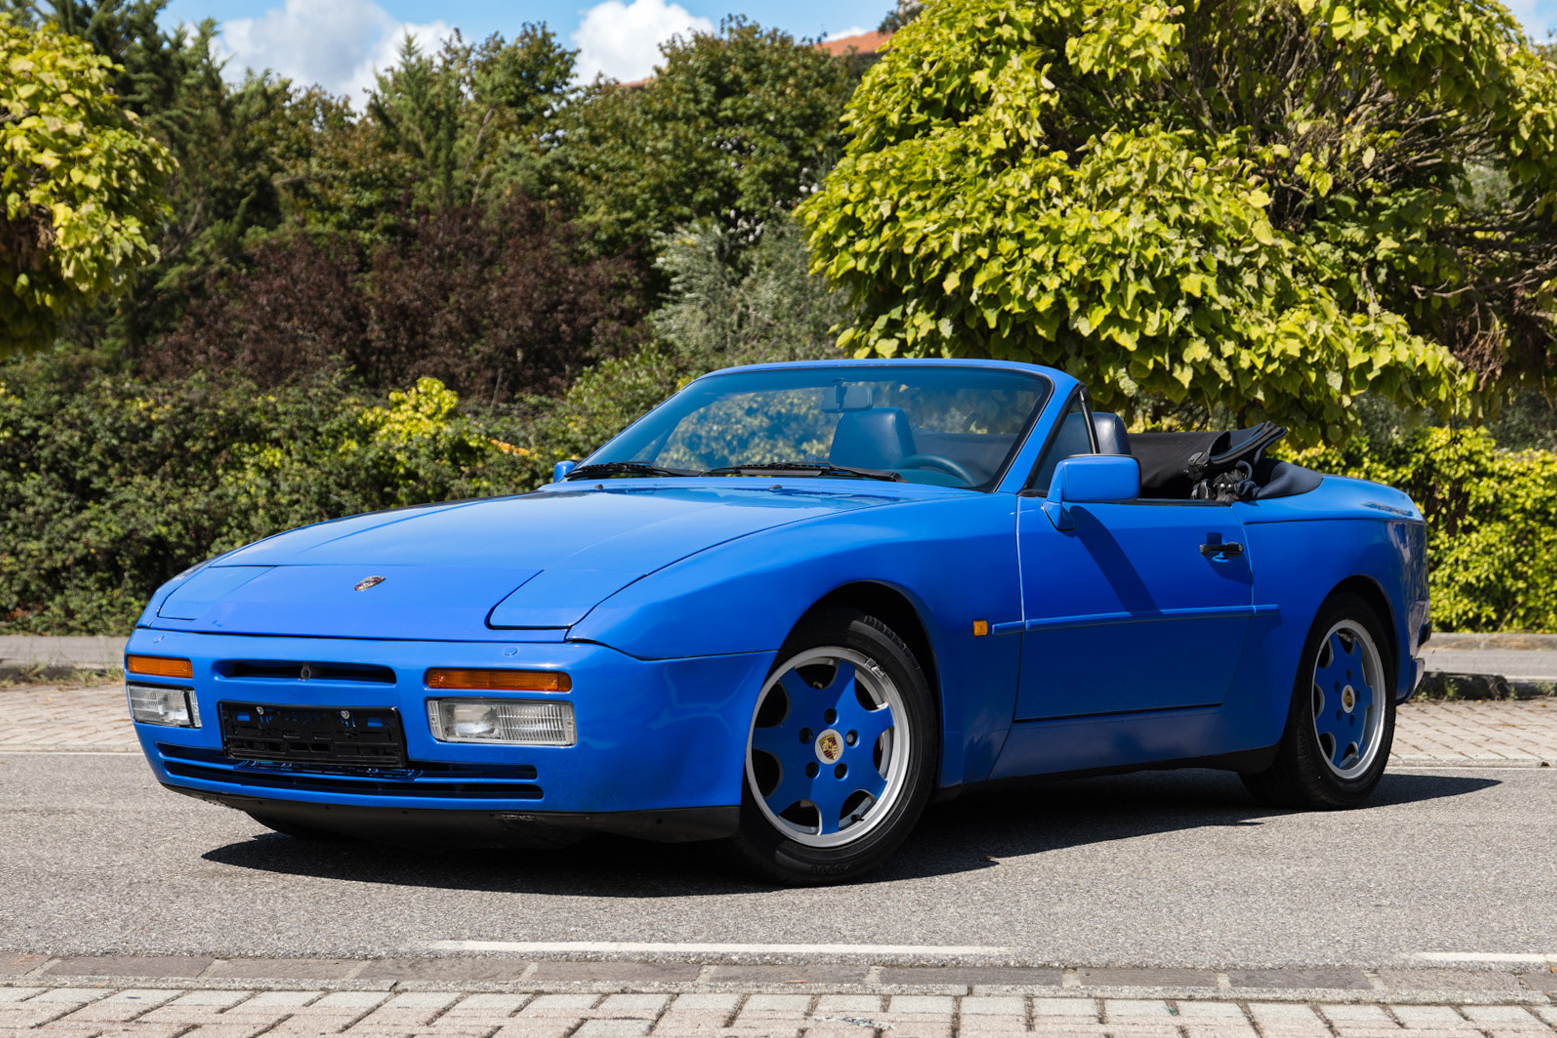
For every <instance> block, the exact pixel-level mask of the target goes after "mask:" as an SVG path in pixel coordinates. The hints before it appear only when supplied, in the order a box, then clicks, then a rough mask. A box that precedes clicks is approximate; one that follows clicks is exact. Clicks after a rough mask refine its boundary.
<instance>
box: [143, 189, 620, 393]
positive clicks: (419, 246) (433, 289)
mask: <svg viewBox="0 0 1557 1038" xmlns="http://www.w3.org/2000/svg"><path fill="white" fill-rule="evenodd" d="M365 251H366V250H365V248H364V247H363V246H360V245H359V244H358V240H357V239H355V238H354V237H352V236H350V235H345V234H335V233H326V234H319V235H314V236H309V235H303V234H293V235H290V236H284V237H279V236H278V237H271V238H267V239H265V240H263V241H261V242H260V243H259V244H257V245H256V246H254V248H253V249H251V250H250V252H249V254H248V258H249V260H250V262H251V264H252V267H251V269H250V270H248V271H247V272H245V273H243V274H241V275H238V276H234V277H232V278H231V279H229V280H228V281H227V282H225V283H224V284H223V285H222V286H221V288H220V289H219V290H218V291H217V292H215V293H213V294H212V296H211V298H210V299H209V300H207V301H205V302H202V303H200V304H197V305H196V306H195V307H193V308H192V309H191V310H190V311H189V313H188V315H187V317H186V318H185V320H184V321H183V322H182V324H181V325H180V327H179V328H178V329H177V330H176V331H175V332H174V333H173V334H171V335H169V336H167V337H166V338H165V339H163V340H161V341H160V342H159V343H158V345H157V348H156V349H155V350H154V351H153V353H152V355H151V356H149V357H148V358H147V360H146V362H145V364H144V367H145V368H146V370H148V371H151V372H160V373H166V374H175V375H185V374H189V373H192V372H195V371H199V370H207V371H209V370H222V369H228V370H232V371H236V372H239V373H241V374H243V375H244V376H245V377H247V378H249V379H252V380H253V381H255V382H256V383H258V384H260V385H262V386H276V385H280V384H282V383H284V382H287V381H289V380H293V379H297V378H300V377H306V376H307V375H309V374H310V373H312V372H317V371H321V370H325V369H329V368H332V367H338V366H339V367H345V368H348V369H350V370H351V371H352V372H354V373H355V374H356V376H357V377H358V379H359V380H361V382H362V384H363V385H365V386H366V387H367V388H368V389H369V390H370V391H375V392H383V391H387V390H388V389H390V388H392V387H394V386H399V385H406V384H409V383H411V382H413V381H415V380H416V379H417V378H419V377H423V376H432V377H435V378H438V379H440V380H442V381H443V382H444V383H446V384H448V385H449V386H451V387H453V388H454V389H455V390H457V391H458V392H460V393H461V394H465V395H470V396H474V397H476V398H477V399H478V400H482V401H486V402H488V403H495V402H501V401H504V400H507V399H509V398H510V397H512V396H515V395H523V394H525V393H532V392H538V391H546V392H558V391H560V390H561V389H562V388H563V387H565V386H566V384H567V382H568V381H569V380H570V379H571V378H572V377H573V376H574V375H576V374H577V373H578V371H579V370H581V369H582V368H583V367H585V366H586V365H588V364H590V363H592V362H593V361H595V360H598V359H601V358H602V357H606V356H610V355H612V354H613V353H620V352H623V351H625V350H627V349H630V348H631V347H632V346H633V345H635V344H636V342H637V341H638V333H637V331H636V330H635V329H636V326H637V324H638V323H639V321H640V320H641V316H642V303H641V300H640V296H639V291H638V287H637V284H636V280H635V277H634V274H633V271H632V269H631V268H630V267H629V266H628V265H627V264H625V263H623V262H621V261H613V260H588V259H583V258H580V257H579V253H580V251H581V249H580V246H579V244H578V242H577V241H576V239H575V236H574V234H573V231H572V228H571V227H570V226H569V225H568V224H567V223H566V222H565V221H561V220H558V219H556V218H555V215H554V214H553V213H552V212H550V211H549V210H548V209H547V208H546V207H544V206H542V205H540V204H538V203H533V202H530V201H529V200H527V199H525V198H523V197H522V196H518V195H516V196H514V197H513V198H511V199H510V200H509V201H508V202H507V203H506V204H505V205H504V206H502V207H501V208H500V209H499V210H497V211H496V212H495V213H493V214H491V215H488V214H486V213H484V212H483V211H481V210H479V209H476V208H474V207H471V206H457V207H449V208H445V209H440V210H435V211H433V212H430V213H426V214H423V215H422V216H421V217H420V218H418V219H417V220H416V221H415V222H414V223H411V224H409V225H408V226H407V227H405V228H404V229H403V231H402V232H401V233H400V234H398V235H396V236H395V237H394V238H392V239H391V240H390V241H388V242H385V243H383V244H379V245H377V246H373V247H372V248H371V251H367V252H366V254H364V252H365Z"/></svg>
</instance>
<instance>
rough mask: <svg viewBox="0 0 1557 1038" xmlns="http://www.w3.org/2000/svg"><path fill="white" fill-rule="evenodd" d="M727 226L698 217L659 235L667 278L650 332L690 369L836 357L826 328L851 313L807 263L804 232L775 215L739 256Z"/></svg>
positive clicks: (830, 330)
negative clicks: (666, 290)
mask: <svg viewBox="0 0 1557 1038" xmlns="http://www.w3.org/2000/svg"><path fill="white" fill-rule="evenodd" d="M733 237H734V235H733V233H732V232H731V231H728V230H726V229H725V228H723V227H721V226H719V225H718V224H717V223H714V222H713V221H712V220H702V221H699V222H697V223H695V224H691V225H689V226H687V227H681V228H677V229H676V230H675V231H673V232H671V233H670V234H667V235H665V236H663V237H662V238H661V239H660V243H659V244H660V258H659V261H658V263H659V266H660V269H661V270H663V271H664V272H665V273H667V274H668V275H669V276H670V291H669V294H668V296H667V298H666V301H665V305H664V306H662V307H660V309H659V310H658V311H656V312H655V313H654V314H653V316H652V318H651V321H652V324H653V326H654V330H655V332H656V333H657V334H658V335H659V337H660V338H662V339H663V340H665V341H666V342H667V343H669V344H670V345H671V346H673V347H675V349H676V352H677V353H678V354H679V356H680V358H681V360H682V363H683V364H685V365H686V366H687V368H688V369H689V370H691V371H692V372H694V373H697V374H701V373H702V372H704V371H712V370H713V369H715V368H721V367H728V366H730V365H732V364H760V363H766V362H769V361H780V360H811V359H813V358H819V357H834V358H836V357H840V356H842V354H841V353H839V351H838V347H837V346H836V345H835V340H836V338H837V337H836V335H835V334H833V329H834V328H835V327H837V326H838V325H840V324H843V323H844V322H845V321H846V320H848V319H849V318H851V317H852V316H853V315H852V314H851V313H850V312H849V308H848V299H847V297H846V296H845V295H844V293H843V292H841V291H839V290H837V289H835V288H833V287H831V286H830V285H828V283H827V279H826V278H824V277H822V276H821V275H819V274H812V273H810V272H809V270H808V268H809V266H810V263H811V256H810V253H808V252H807V251H806V245H805V236H804V234H803V233H802V232H801V230H800V228H799V227H798V226H797V225H796V224H795V223H794V221H793V219H792V218H790V217H787V216H785V217H782V218H780V219H776V220H774V221H773V222H772V224H771V225H770V226H769V228H768V229H767V231H766V232H765V233H764V234H763V236H762V241H761V242H760V243H759V244H758V245H757V246H756V247H755V248H754V249H752V250H751V255H750V257H749V259H748V261H747V262H745V263H738V262H737V261H736V259H735V257H734V255H733V254H734V253H735V252H736V251H737V243H736V242H734V241H732V238H733Z"/></svg>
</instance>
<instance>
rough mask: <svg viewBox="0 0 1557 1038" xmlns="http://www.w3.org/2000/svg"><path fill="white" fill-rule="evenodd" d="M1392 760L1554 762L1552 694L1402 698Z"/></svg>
mask: <svg viewBox="0 0 1557 1038" xmlns="http://www.w3.org/2000/svg"><path fill="white" fill-rule="evenodd" d="M1391 757H1392V759H1393V761H1394V762H1395V763H1399V764H1405V765H1430V764H1452V765H1460V766H1465V765H1470V766H1490V765H1509V764H1523V765H1529V764H1532V763H1535V764H1540V765H1544V766H1546V767H1557V699H1531V700H1524V701H1519V702H1509V701H1501V702H1488V701H1480V702H1478V701H1465V702H1455V701H1452V700H1450V701H1442V702H1434V701H1428V700H1424V701H1422V702H1414V701H1413V702H1408V703H1406V705H1405V706H1403V707H1401V708H1400V712H1399V713H1398V714H1397V721H1396V725H1395V745H1394V749H1393V751H1392V753H1391Z"/></svg>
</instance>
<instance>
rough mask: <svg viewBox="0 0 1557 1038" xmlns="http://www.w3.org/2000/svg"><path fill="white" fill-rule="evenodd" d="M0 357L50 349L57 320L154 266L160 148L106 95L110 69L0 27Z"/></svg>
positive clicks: (61, 38) (76, 50)
mask: <svg viewBox="0 0 1557 1038" xmlns="http://www.w3.org/2000/svg"><path fill="white" fill-rule="evenodd" d="M0 69H3V70H4V71H3V75H0V163H3V165H0V198H4V200H5V218H4V221H3V223H0V333H3V334H0V352H3V351H5V350H8V349H16V348H28V347H38V346H43V345H46V344H48V343H50V342H52V341H53V339H54V337H55V335H56V333H57V331H58V328H59V322H60V319H61V318H62V317H64V316H65V315H66V314H67V313H68V312H70V311H71V310H73V309H77V308H79V307H81V306H82V305H83V304H85V303H87V302H89V301H90V300H92V299H93V298H95V297H97V296H100V295H103V294H105V293H110V292H112V291H114V290H116V289H119V288H121V287H122V286H123V285H124V282H125V278H126V275H127V273H128V272H129V271H130V270H131V269H132V268H133V267H135V266H136V265H138V264H142V263H146V262H148V261H150V260H154V259H156V257H157V246H156V225H157V223H158V222H159V221H160V220H161V218H162V217H163V216H164V215H165V214H166V212H167V206H166V204H165V203H164V201H163V199H162V194H161V188H162V181H163V179H164V177H165V176H166V175H167V174H168V173H169V172H171V170H172V169H173V162H172V159H171V156H170V155H169V154H168V151H167V149H165V148H164V147H162V146H161V145H160V144H159V143H157V141H156V140H154V139H153V138H152V137H151V136H150V135H149V134H148V133H147V132H146V130H145V129H144V127H143V126H142V125H141V124H140V122H139V120H137V119H136V118H135V116H134V114H133V113H131V112H127V111H125V110H124V109H123V108H121V107H120V106H119V104H118V103H117V100H116V98H115V96H114V94H113V90H112V74H113V72H114V71H115V70H114V66H113V65H112V63H111V62H110V61H109V60H108V59H107V58H104V57H102V56H100V55H98V54H97V53H95V52H94V51H93V49H92V48H91V46H89V45H88V44H86V43H85V42H84V41H82V40H80V39H78V38H76V37H72V36H69V35H65V34H61V33H59V32H57V31H55V30H53V29H52V28H49V27H43V28H39V29H30V28H25V27H22V26H19V25H16V24H14V23H12V22H11V21H10V20H9V19H4V18H0Z"/></svg>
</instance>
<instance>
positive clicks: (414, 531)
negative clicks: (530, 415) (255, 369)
mask: <svg viewBox="0 0 1557 1038" xmlns="http://www.w3.org/2000/svg"><path fill="white" fill-rule="evenodd" d="M834 486H836V484H834ZM895 489H896V488H895V487H892V488H888V487H883V488H882V491H883V492H873V490H870V489H866V488H863V487H860V488H854V487H852V485H851V489H850V490H847V491H840V490H838V489H822V488H816V489H812V488H809V487H807V488H796V487H792V486H782V487H772V488H770V487H767V486H750V485H749V484H746V483H745V481H744V480H743V481H742V484H740V485H735V486H722V485H721V486H706V485H704V486H687V485H675V484H673V485H669V486H666V485H661V484H640V483H634V482H629V481H612V482H610V483H606V484H604V485H603V488H602V489H593V488H590V489H572V488H569V489H556V490H543V491H539V492H537V493H534V494H526V495H523V496H520V497H510V498H498V499H493V500H485V501H470V502H460V503H456V504H446V505H434V506H429V507H423V508H410V509H402V510H400V511H395V512H378V513H373V514H370V515H362V516H354V517H352V518H350V519H342V520H339V521H336V522H330V523H321V524H319V525H316V526H310V527H305V528H303V529H301V530H294V531H292V532H290V533H284V534H280V535H278V536H276V537H271V538H269V539H268V540H264V541H260V542H258V543H256V544H252V545H250V546H248V547H246V548H242V549H239V550H238V551H235V552H232V553H230V554H228V555H225V556H222V557H221V558H219V559H217V560H216V561H215V562H213V563H211V564H210V565H207V566H205V567H203V568H201V569H199V570H197V571H196V572H195V573H194V574H193V575H192V576H191V577H189V578H187V579H186V580H184V581H183V582H182V583H176V584H174V585H170V587H169V588H165V589H164V592H165V593H159V595H158V596H157V597H156V598H155V599H154V600H153V608H151V609H148V610H147V616H146V618H145V619H143V621H142V622H143V623H145V624H149V625H151V626H155V627H161V628H172V629H177V630H189V631H210V632H221V633H227V634H272V635H296V636H310V635H311V636H322V637H341V638H414V639H419V640H465V639H482V638H491V637H493V636H494V634H496V633H497V632H499V631H502V630H507V629H512V630H520V629H527V628H528V629H534V628H553V629H555V628H566V627H570V626H572V625H573V624H575V623H577V622H578V621H579V620H581V619H582V618H583V617H584V615H585V614H586V613H588V612H589V611H590V610H591V609H593V608H594V607H595V605H597V604H598V603H599V602H600V601H602V600H603V599H605V598H607V597H609V596H610V595H612V594H614V593H616V592H617V591H619V590H620V589H622V588H623V587H626V586H627V585H628V584H630V583H632V582H633V581H635V580H637V579H639V578H640V577H643V576H644V575H646V574H648V573H652V572H654V571H655V570H657V569H660V568H663V567H665V566H668V565H670V564H671V563H673V562H676V561H677V560H679V559H683V558H686V557H687V556H689V555H692V554H695V553H697V552H699V551H702V550H704V549H705V548H709V547H712V546H713V545H716V544H719V543H722V542H724V541H728V540H732V539H734V538H737V537H744V536H748V535H750V534H753V533H758V532H760V531H762V530H767V529H771V528H773V527H775V526H781V525H787V524H789V523H795V522H802V521H805V520H807V519H813V518H817V517H820V516H826V515H832V514H836V513H838V512H840V511H847V510H854V509H860V508H868V507H874V506H880V505H885V504H890V503H893V502H894V501H898V500H902V495H901V494H898V493H894V492H893V491H894V490H895ZM374 578H379V579H376V580H375V579H374Z"/></svg>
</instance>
